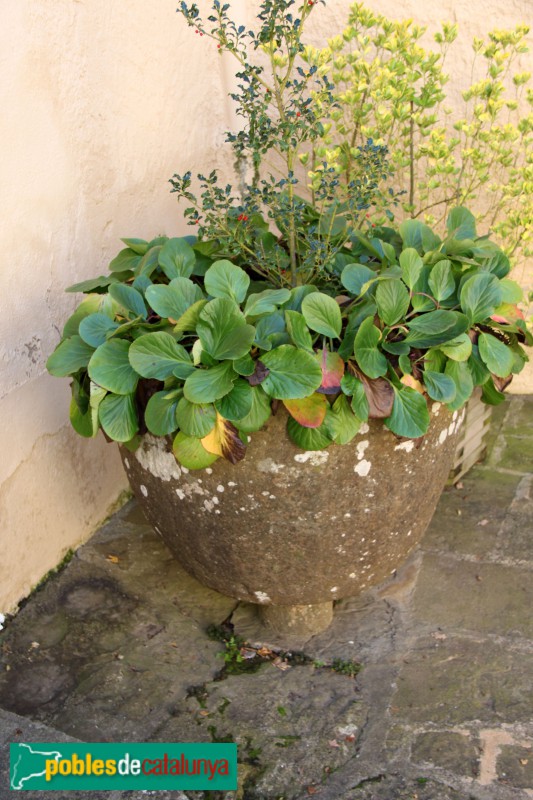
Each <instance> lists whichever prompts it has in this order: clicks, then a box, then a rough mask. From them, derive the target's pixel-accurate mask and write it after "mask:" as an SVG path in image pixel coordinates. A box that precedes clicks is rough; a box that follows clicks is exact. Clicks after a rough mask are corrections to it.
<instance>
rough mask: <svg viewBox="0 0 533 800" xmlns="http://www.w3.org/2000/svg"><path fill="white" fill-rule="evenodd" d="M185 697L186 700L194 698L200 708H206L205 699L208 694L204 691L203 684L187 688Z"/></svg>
mask: <svg viewBox="0 0 533 800" xmlns="http://www.w3.org/2000/svg"><path fill="white" fill-rule="evenodd" d="M186 696H187V698H189V697H194V698H196V700H197V701H198V705H199V706H200V708H207V698H208V697H209V692H208V691H207V689H206V686H205V683H201V684H200V685H199V686H189V688H188V689H187V695H186Z"/></svg>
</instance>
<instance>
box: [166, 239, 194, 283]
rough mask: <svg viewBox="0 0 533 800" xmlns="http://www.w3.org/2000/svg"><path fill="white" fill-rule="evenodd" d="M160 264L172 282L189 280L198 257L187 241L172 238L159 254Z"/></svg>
mask: <svg viewBox="0 0 533 800" xmlns="http://www.w3.org/2000/svg"><path fill="white" fill-rule="evenodd" d="M158 260H159V264H160V266H161V268H162V270H163V272H164V273H165V275H166V276H167V278H169V279H170V280H173V279H174V278H188V277H189V276H190V275H192V271H193V269H194V265H195V263H196V256H195V253H194V250H193V249H192V247H191V246H190V244H189V243H188V242H186V241H185V239H182V238H172V239H169V240H168V242H165V244H164V245H163V247H162V248H161V250H160V252H159V259H158Z"/></svg>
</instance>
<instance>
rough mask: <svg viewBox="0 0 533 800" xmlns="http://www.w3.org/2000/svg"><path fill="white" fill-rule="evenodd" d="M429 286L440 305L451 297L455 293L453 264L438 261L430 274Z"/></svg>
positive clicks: (445, 260)
mask: <svg viewBox="0 0 533 800" xmlns="http://www.w3.org/2000/svg"><path fill="white" fill-rule="evenodd" d="M428 284H429V288H430V289H431V293H432V294H433V297H434V298H435V300H437V301H438V302H439V303H441V302H442V301H443V300H446V299H447V298H448V297H451V295H452V294H453V293H454V292H455V278H454V276H453V271H452V262H451V261H448V259H443V260H442V261H438V262H437V263H436V264H435V266H434V267H433V268H432V270H431V272H430V274H429V278H428Z"/></svg>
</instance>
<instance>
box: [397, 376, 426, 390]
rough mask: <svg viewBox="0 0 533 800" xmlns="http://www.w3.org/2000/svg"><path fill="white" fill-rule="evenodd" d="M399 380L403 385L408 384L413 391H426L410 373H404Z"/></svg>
mask: <svg viewBox="0 0 533 800" xmlns="http://www.w3.org/2000/svg"><path fill="white" fill-rule="evenodd" d="M401 382H402V383H403V385H404V386H409V388H410V389H414V390H415V392H420V394H424V392H425V391H426V390H425V389H424V387H423V386H422V384H421V383H420V381H417V380H416V378H413V376H412V375H404V376H403V377H402V378H401Z"/></svg>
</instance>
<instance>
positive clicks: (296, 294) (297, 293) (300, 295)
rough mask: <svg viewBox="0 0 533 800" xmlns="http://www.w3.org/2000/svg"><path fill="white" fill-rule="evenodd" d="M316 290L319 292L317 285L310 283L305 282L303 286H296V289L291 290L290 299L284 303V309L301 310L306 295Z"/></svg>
mask: <svg viewBox="0 0 533 800" xmlns="http://www.w3.org/2000/svg"><path fill="white" fill-rule="evenodd" d="M314 292H318V289H317V288H316V286H312V285H311V284H308V283H306V284H303V286H295V287H294V289H291V291H290V294H291V296H290V299H289V300H288V301H287V302H286V303H284V306H283V307H284V309H285V310H286V311H301V310H302V303H303V301H304V297H307V295H308V294H313V293H314Z"/></svg>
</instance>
